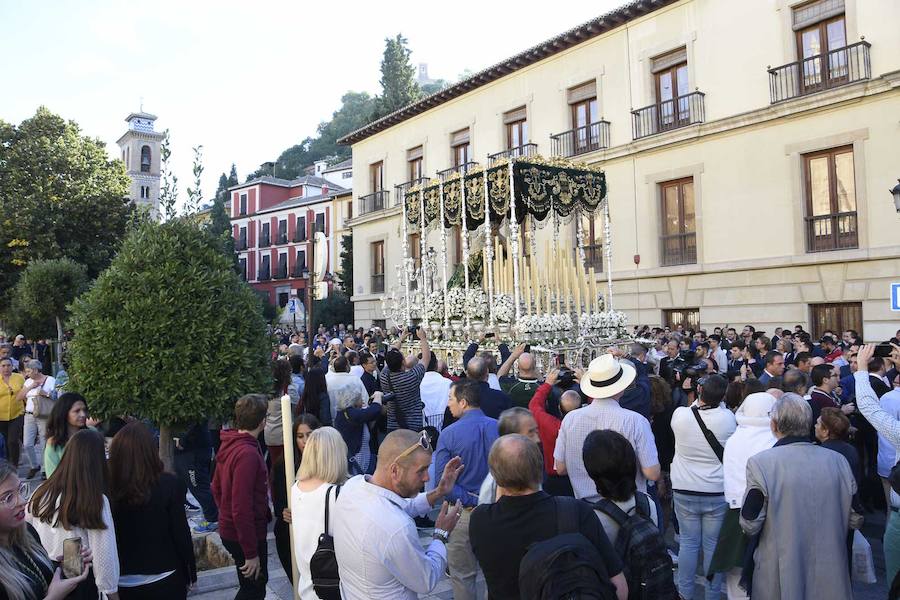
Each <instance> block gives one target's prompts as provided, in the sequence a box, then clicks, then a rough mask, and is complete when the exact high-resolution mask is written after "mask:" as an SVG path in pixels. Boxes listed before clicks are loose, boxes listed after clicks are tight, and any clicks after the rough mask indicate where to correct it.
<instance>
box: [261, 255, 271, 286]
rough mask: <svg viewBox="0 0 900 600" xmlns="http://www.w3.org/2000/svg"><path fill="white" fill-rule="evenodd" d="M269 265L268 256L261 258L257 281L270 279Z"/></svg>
mask: <svg viewBox="0 0 900 600" xmlns="http://www.w3.org/2000/svg"><path fill="white" fill-rule="evenodd" d="M271 263H272V258H271V257H270V256H269V255H268V254H266V255H264V256H263V257H262V259H261V260H260V263H259V277H257V279H259V280H261V281H262V280H266V279H271V278H272V271H271Z"/></svg>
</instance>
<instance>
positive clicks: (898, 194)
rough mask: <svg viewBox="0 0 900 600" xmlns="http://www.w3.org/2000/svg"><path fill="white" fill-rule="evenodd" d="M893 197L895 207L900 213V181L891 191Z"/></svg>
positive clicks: (899, 180)
mask: <svg viewBox="0 0 900 600" xmlns="http://www.w3.org/2000/svg"><path fill="white" fill-rule="evenodd" d="M891 195H892V196H893V197H894V207H895V208H896V209H897V212H898V213H900V179H898V180H897V185H895V186H894V189H892V190H891Z"/></svg>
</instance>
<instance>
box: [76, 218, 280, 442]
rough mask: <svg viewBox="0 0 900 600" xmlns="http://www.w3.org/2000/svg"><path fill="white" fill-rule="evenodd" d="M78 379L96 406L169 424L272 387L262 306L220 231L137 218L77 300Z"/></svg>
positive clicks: (225, 412) (164, 433)
mask: <svg viewBox="0 0 900 600" xmlns="http://www.w3.org/2000/svg"><path fill="white" fill-rule="evenodd" d="M71 324H72V328H73V330H74V340H73V341H72V343H71V344H70V351H69V362H70V367H71V368H70V374H71V376H72V383H71V386H72V387H73V388H74V389H76V390H78V391H79V392H81V393H83V394H84V395H85V397H87V398H88V401H89V403H90V408H91V411H92V412H93V413H98V414H99V415H100V416H101V417H104V418H108V417H112V416H118V415H133V416H136V417H140V418H149V419H151V420H152V421H153V422H154V423H156V424H158V425H159V426H160V432H161V443H160V453H161V454H162V455H163V457H164V459H165V458H168V456H167V454H168V452H169V450H170V444H169V443H168V441H169V440H170V438H171V427H173V426H177V425H181V424H185V423H190V422H194V421H197V420H199V419H205V418H207V417H227V416H230V415H231V411H232V408H233V406H234V402H235V400H236V399H237V398H239V397H240V396H242V395H243V394H246V393H249V392H261V391H264V390H266V389H268V387H269V386H268V385H267V382H268V363H267V360H268V352H269V344H268V342H267V340H266V332H265V322H264V321H263V318H262V306H261V303H260V301H259V299H258V298H257V296H256V294H255V293H254V292H253V290H252V289H251V288H250V287H249V286H248V285H247V284H246V283H244V282H243V281H241V280H240V278H239V277H238V275H237V274H236V273H235V272H234V270H233V269H232V265H231V261H230V260H229V259H228V257H226V256H225V255H224V254H222V251H221V246H220V244H219V240H218V239H217V238H215V237H214V236H213V235H211V234H209V233H208V232H206V231H204V230H202V229H200V228H199V227H198V226H197V225H195V224H192V223H190V222H187V221H185V220H181V219H176V220H172V221H169V222H167V223H164V224H157V223H149V222H148V223H143V224H141V225H139V226H137V227H136V228H135V229H134V230H133V231H132V232H131V233H129V235H128V237H127V238H126V239H125V242H124V243H123V245H122V249H121V251H120V252H119V254H118V255H117V256H116V257H115V258H114V259H113V261H112V263H111V264H110V266H109V268H108V269H107V270H106V271H104V272H103V273H102V274H101V275H100V276H99V277H98V278H97V280H96V282H95V283H94V285H93V286H92V287H91V289H90V290H89V291H88V292H86V293H85V294H83V295H82V296H81V297H80V298H79V299H78V300H77V301H76V302H75V304H74V305H73V307H72V319H71Z"/></svg>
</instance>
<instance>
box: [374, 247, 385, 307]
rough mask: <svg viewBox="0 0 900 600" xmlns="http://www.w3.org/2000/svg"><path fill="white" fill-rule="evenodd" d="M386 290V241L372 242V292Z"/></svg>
mask: <svg viewBox="0 0 900 600" xmlns="http://www.w3.org/2000/svg"><path fill="white" fill-rule="evenodd" d="M383 291H384V241H383V240H382V241H378V242H372V293H373V294H376V293H380V292H383Z"/></svg>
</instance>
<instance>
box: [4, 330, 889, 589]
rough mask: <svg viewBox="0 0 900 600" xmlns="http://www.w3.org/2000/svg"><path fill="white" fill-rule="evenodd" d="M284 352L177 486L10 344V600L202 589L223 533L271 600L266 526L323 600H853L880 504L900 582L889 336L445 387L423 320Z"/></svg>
mask: <svg viewBox="0 0 900 600" xmlns="http://www.w3.org/2000/svg"><path fill="white" fill-rule="evenodd" d="M273 334H274V336H275V338H276V343H275V344H274V345H273V356H272V385H271V388H270V389H269V390H260V392H262V393H258V394H248V395H246V396H243V397H242V398H240V399H239V400H238V401H237V402H236V404H235V407H234V413H233V416H232V417H231V418H230V419H229V420H228V421H227V422H225V423H217V422H212V421H209V420H206V419H198V421H197V422H196V423H193V424H190V425H189V426H188V427H186V428H185V430H184V431H183V432H180V433H179V434H178V435H177V436H176V438H175V457H174V468H173V471H174V472H173V473H171V474H170V473H167V472H165V471H164V470H163V465H162V463H161V462H160V460H159V458H158V456H159V452H158V442H157V439H156V438H155V437H154V433H155V432H154V429H153V426H152V424H151V423H142V422H139V421H131V422H129V420H124V421H122V422H121V423H102V422H99V421H96V420H93V419H90V418H89V411H88V402H87V401H86V400H85V399H84V398H83V397H81V396H79V395H78V394H76V393H74V392H70V391H66V390H65V387H64V385H65V379H66V378H65V376H64V373H63V377H62V378H59V377H58V378H57V380H54V379H53V378H52V377H51V376H49V375H46V374H44V371H45V369H44V366H43V364H42V363H41V362H40V361H39V360H37V359H33V358H26V359H25V360H24V361H23V360H20V359H19V358H17V359H16V363H13V356H12V355H13V352H12V350H13V348H15V347H16V346H15V345H13V346H12V347H10V346H7V345H2V344H0V384H2V385H0V435H2V439H3V441H4V442H5V446H4V447H5V449H4V453H5V458H6V461H4V462H2V463H0V511H2V514H0V563H2V564H0V598H4V597H7V598H16V599H17V600H18V599H20V598H23V599H25V598H27V599H31V598H62V597H70V594H82V595H83V597H97V594H99V593H103V594H106V596H107V597H109V598H117V597H123V598H178V597H184V596H185V595H186V594H187V591H188V590H189V588H190V586H191V584H192V583H193V582H194V581H196V565H195V562H194V557H193V552H192V547H191V540H190V535H191V532H190V529H191V526H193V529H194V531H195V532H197V533H205V532H210V531H218V533H219V535H220V537H221V539H222V543H223V545H224V547H225V548H226V549H227V550H228V552H229V553H230V554H231V555H232V557H233V558H234V561H235V565H236V570H237V576H238V585H239V589H238V591H237V595H236V596H235V597H236V598H238V599H256V598H264V597H265V596H266V584H267V581H268V575H269V574H268V565H267V560H266V557H267V556H268V547H267V539H266V538H267V532H268V528H269V524H270V523H271V522H272V521H274V537H275V546H276V551H277V554H278V557H279V559H280V561H281V564H282V566H283V568H284V571H285V573H286V574H287V575H288V577H293V572H294V571H295V572H296V573H297V580H296V581H293V584H294V585H295V586H296V588H297V590H298V593H299V595H300V597H301V598H303V599H304V600H306V599H315V598H320V599H330V598H345V599H351V600H352V599H363V598H367V599H368V598H384V599H391V600H393V599H396V598H410V599H413V598H417V597H418V595H419V594H427V593H429V592H431V591H433V590H434V588H435V587H436V586H437V584H438V582H439V581H440V580H441V579H442V578H443V577H444V576H445V574H446V573H449V578H450V583H451V586H452V589H453V597H454V598H456V599H458V600H468V599H475V598H478V597H479V585H478V579H479V574H481V575H483V578H484V581H485V584H486V587H487V591H488V595H489V597H490V598H492V599H493V598H498V599H506V598H509V599H512V598H535V597H545V596H542V595H543V594H551V596H546V597H561V596H563V595H565V594H582V595H584V596H586V597H596V598H618V599H620V600H621V599H625V598H659V599H663V600H664V599H667V598H672V599H686V600H689V599H692V598H697V597H699V595H698V585H697V574H698V573H699V574H701V575H702V579H703V581H704V585H703V587H704V588H705V589H704V590H703V591H702V594H703V595H705V597H706V598H708V599H712V598H716V599H718V598H720V597H721V594H723V593H725V594H727V596H728V598H747V597H750V595H751V594H752V595H753V596H754V597H757V598H784V599H795V598H809V599H812V598H816V599H819V598H825V599H828V598H835V599H844V598H850V597H852V591H851V587H850V586H851V574H852V573H854V565H853V562H852V561H853V557H854V556H855V555H856V554H857V553H856V552H854V549H855V547H856V545H858V544H859V541H860V540H859V538H860V537H861V536H860V535H859V533H858V532H859V529H860V527H861V525H862V523H863V521H864V519H865V516H866V515H867V514H873V513H874V512H875V511H885V512H887V514H888V520H887V526H886V530H885V534H884V548H885V562H886V578H887V583H888V585H891V584H894V583H895V582H894V580H895V578H897V579H898V580H900V577H897V573H898V570H900V515H898V511H900V493H898V490H900V471H898V472H897V473H894V465H895V464H896V463H897V462H898V461H897V453H896V448H897V447H898V445H900V376H898V372H897V369H898V366H900V341H898V340H897V339H893V340H890V341H889V342H886V343H883V344H878V345H873V344H863V342H862V339H861V337H860V335H859V334H858V333H857V332H855V331H844V332H840V335H838V334H837V332H829V331H826V332H824V333H823V335H822V336H820V337H819V338H818V339H817V340H813V339H812V337H811V336H810V334H808V333H806V332H805V331H803V328H802V327H800V326H796V327H794V328H792V329H790V328H776V329H775V330H774V332H773V335H772V336H771V337H768V336H767V335H766V332H762V331H756V330H755V329H754V328H753V327H752V326H750V325H748V326H746V327H744V328H743V330H742V331H741V333H740V334H738V332H737V331H736V330H735V329H733V328H728V327H726V328H724V329H720V328H716V330H715V331H714V332H713V333H712V334H709V335H707V332H706V331H703V330H699V331H689V330H684V329H683V328H680V327H679V328H673V329H669V328H653V329H651V328H636V329H635V332H634V338H635V339H636V340H639V341H636V342H634V343H632V344H630V345H628V346H627V347H624V348H611V349H610V350H609V351H608V352H606V353H603V354H600V355H599V356H597V357H596V358H594V359H593V360H592V361H591V362H590V364H588V365H578V364H569V362H567V361H572V360H574V357H566V356H564V355H560V356H556V357H553V359H552V361H551V362H552V364H550V365H548V366H547V368H546V369H544V371H545V372H543V373H542V372H540V370H539V367H538V362H539V361H538V360H537V357H536V356H535V355H533V354H532V353H531V352H530V351H529V348H528V346H527V345H526V344H520V345H518V346H515V347H514V348H511V349H510V348H509V347H507V346H506V345H504V344H500V345H499V346H498V347H496V348H494V347H491V348H487V347H485V346H486V343H485V341H484V340H483V339H478V340H473V341H472V343H471V344H470V345H469V348H468V349H467V351H466V352H465V354H464V355H463V357H462V369H461V370H460V371H459V372H455V373H453V372H451V370H450V368H449V367H448V365H447V363H446V362H444V361H442V360H440V359H439V358H438V356H437V355H436V354H435V353H434V352H432V349H431V346H430V344H429V341H428V338H427V334H426V331H425V330H423V329H422V328H408V329H402V330H394V331H391V332H384V331H381V330H379V329H377V328H373V329H371V330H369V331H364V330H362V329H356V330H352V329H351V328H349V327H344V326H341V327H337V328H333V329H332V330H331V331H328V330H326V329H325V328H324V327H322V328H320V329H319V331H318V333H317V335H316V336H315V337H314V338H313V339H312V340H311V342H310V343H307V339H306V336H305V335H304V334H303V333H294V332H291V331H274V332H273ZM897 335H898V336H900V331H898V332H897ZM17 342H18V340H17ZM18 346H19V347H23V346H26V347H28V344H27V340H22V341H21V343H19V344H18ZM23 353H24V351H19V352H18V353H17V354H18V356H19V357H20V358H21V357H22V355H23ZM498 355H499V356H498ZM60 379H62V381H60ZM283 396H287V397H288V398H289V400H290V405H291V407H292V409H291V410H292V415H291V416H292V420H291V422H292V428H293V429H292V431H291V434H292V435H291V436H290V439H291V440H292V441H293V445H294V447H293V453H292V456H293V464H292V465H288V464H287V458H286V457H287V456H289V455H291V453H286V452H285V448H284V447H283V443H284V441H283V440H284V438H283V431H282V427H283V425H282V423H283V415H282V414H281V410H282V409H281V407H282V404H281V398H282V397H283ZM45 410H46V411H47V412H46V416H44V414H45V413H44V411H45ZM29 417H30V418H29ZM29 423H30V424H29ZM41 444H43V446H41ZM107 455H108V458H107ZM23 461H24V462H23ZM20 463H22V465H23V467H24V466H27V467H28V471H27V475H25V476H24V477H22V478H21V479H20V477H19V471H18V466H19V464H20ZM289 468H291V469H293V472H294V473H295V476H296V481H295V483H294V484H293V485H292V486H290V487H288V485H287V482H286V477H285V475H286V473H289V472H288V471H287V469H289ZM188 490H189V491H190V495H188V496H186V491H188ZM191 502H196V504H197V505H199V506H192V505H191ZM811 502H812V503H813V504H814V506H815V510H810V503H811ZM186 509H187V510H188V513H190V512H199V513H202V516H197V517H195V518H194V519H192V520H191V521H190V522H189V520H188V519H187V518H186V512H185V511H186ZM432 519H433V520H432ZM673 534H674V535H673ZM428 536H430V538H431V541H430V543H428V544H423V542H422V541H421V540H422V538H423V537H428ZM73 537H77V538H80V539H81V542H82V548H83V553H82V557H81V558H82V563H83V565H84V567H85V568H84V569H83V571H82V573H81V575H78V576H76V577H69V578H64V577H62V576H61V575H60V573H59V569H58V568H57V567H58V565H59V563H60V562H61V561H62V558H63V554H64V545H65V541H66V540H68V539H70V538H73ZM292 538H293V539H292ZM148 550H149V551H148ZM812 555H814V556H815V560H811V556H812ZM676 566H677V569H676V568H675V567H676ZM7 567H9V568H7ZM894 587H896V588H898V589H900V581H898V582H897V583H896V585H895V586H894ZM4 593H5V596H4ZM553 594H555V595H553ZM588 594H593V596H588ZM71 597H82V596H81V595H77V596H71ZM576 597H577V596H576Z"/></svg>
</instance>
